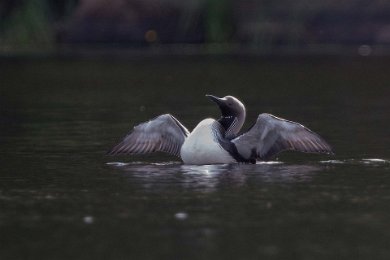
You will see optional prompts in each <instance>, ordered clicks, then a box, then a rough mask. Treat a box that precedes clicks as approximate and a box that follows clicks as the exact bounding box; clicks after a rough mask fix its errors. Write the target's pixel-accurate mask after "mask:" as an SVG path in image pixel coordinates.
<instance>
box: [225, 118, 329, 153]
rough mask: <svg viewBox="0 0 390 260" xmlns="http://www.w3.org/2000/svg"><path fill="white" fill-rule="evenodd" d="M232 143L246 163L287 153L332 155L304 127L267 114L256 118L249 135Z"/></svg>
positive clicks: (311, 132) (243, 135) (246, 134)
mask: <svg viewBox="0 0 390 260" xmlns="http://www.w3.org/2000/svg"><path fill="white" fill-rule="evenodd" d="M232 142H233V143H234V144H235V145H236V147H237V150H238V152H239V153H240V154H241V155H242V156H243V157H244V158H245V159H256V158H258V159H262V160H268V159H270V158H272V157H273V156H275V155H276V154H278V153H280V152H282V151H286V150H294V151H300V152H306V153H325V154H333V152H332V148H331V147H330V145H329V144H328V143H327V142H326V141H325V140H324V139H323V138H322V137H321V136H319V135H318V134H316V133H314V132H313V131H311V130H310V129H308V128H307V127H305V126H303V125H301V124H299V123H296V122H292V121H288V120H285V119H282V118H278V117H276V116H273V115H270V114H261V115H259V116H258V118H257V121H256V123H255V124H254V125H253V126H252V127H251V128H250V129H249V130H248V132H246V133H244V134H242V135H240V136H238V137H236V138H235V139H233V140H232Z"/></svg>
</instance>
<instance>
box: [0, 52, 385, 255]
mask: <svg viewBox="0 0 390 260" xmlns="http://www.w3.org/2000/svg"><path fill="white" fill-rule="evenodd" d="M389 84H390V59H387V58H368V59H360V58H359V59H352V58H349V59H345V58H304V59H303V58H288V59H287V58H286V59H283V58H278V59H270V58H263V59H248V58H222V57H219V58H210V57H199V58H194V57H192V58H173V59H168V58H166V59H163V58H159V59H152V58H149V59H135V60H131V59H130V60H126V61H125V60H122V61H113V60H110V59H107V60H101V59H96V60H93V59H92V60H25V59H6V60H4V59H3V60H2V61H0V91H1V92H0V106H1V107H0V108H1V110H0V134H1V135H0V148H1V150H0V155H1V157H0V163H1V164H0V165H1V171H0V258H1V259H389V258H390V221H389V219H390V171H389V170H390V161H389V159H390V150H389V141H390V138H389V127H390V120H389V119H390V117H389V115H390V87H389ZM207 93H209V94H215V95H220V96H223V95H227V94H231V95H235V96H237V97H240V98H241V100H243V101H244V103H245V104H246V105H247V107H248V109H249V111H248V123H247V124H246V127H248V126H249V125H250V124H251V123H252V122H254V120H255V118H256V116H257V114H258V113H260V112H269V113H273V114H276V115H278V116H281V117H285V118H288V119H291V120H294V121H299V122H301V123H303V124H305V125H307V126H309V127H310V128H311V129H313V130H315V131H316V132H318V133H320V134H321V135H322V136H324V137H325V139H327V140H328V141H329V142H330V143H331V144H332V145H333V147H334V149H335V151H336V156H334V157H327V156H312V155H305V154H297V153H286V154H283V155H281V156H280V157H279V158H278V159H277V160H276V161H274V162H271V163H259V164H257V165H217V166H186V165H182V164H181V163H180V161H179V160H178V159H177V158H174V157H170V156H166V155H161V154H155V155H151V156H138V157H132V158H126V157H106V156H105V155H104V153H105V151H106V150H107V149H108V148H110V147H111V146H112V145H113V144H114V143H115V142H116V141H118V140H119V139H120V138H121V137H122V136H123V135H124V134H125V133H126V132H127V131H128V130H130V128H131V127H132V125H134V124H136V123H138V122H142V121H145V120H147V119H149V118H152V117H154V116H156V115H158V114H161V113H166V112H170V113H172V114H174V115H175V116H177V118H179V119H180V120H181V121H182V122H183V123H184V124H185V125H186V126H187V127H188V128H193V127H194V126H195V125H196V123H197V122H198V121H199V120H200V119H202V118H204V117H207V116H212V117H217V116H218V110H217V108H216V107H215V105H214V104H213V103H211V102H210V101H209V100H207V99H206V98H205V97H204V95H205V94H207Z"/></svg>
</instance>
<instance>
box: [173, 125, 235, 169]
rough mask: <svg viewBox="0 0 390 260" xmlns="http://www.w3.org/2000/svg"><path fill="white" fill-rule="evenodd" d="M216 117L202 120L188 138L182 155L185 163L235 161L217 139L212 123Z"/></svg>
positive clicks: (181, 152) (182, 149)
mask: <svg viewBox="0 0 390 260" xmlns="http://www.w3.org/2000/svg"><path fill="white" fill-rule="evenodd" d="M214 122H215V120H214V119H211V118H207V119H205V120H203V121H201V122H200V123H199V124H198V125H197V126H196V127H195V129H194V130H193V131H192V133H191V134H190V135H189V136H188V137H187V138H186V140H185V141H184V144H183V146H182V147H181V151H180V156H181V159H182V160H183V162H184V163H185V164H222V163H235V162H236V160H234V159H233V157H232V156H231V155H230V154H229V152H227V151H226V150H225V149H223V148H222V147H221V146H220V145H219V143H218V141H217V140H216V138H215V136H214V133H213V129H212V125H213V123H214Z"/></svg>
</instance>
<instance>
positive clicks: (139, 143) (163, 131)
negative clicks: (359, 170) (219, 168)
mask: <svg viewBox="0 0 390 260" xmlns="http://www.w3.org/2000/svg"><path fill="white" fill-rule="evenodd" d="M206 96H207V97H208V98H209V99H211V100H212V101H214V102H215V103H216V104H217V105H218V106H219V108H220V110H221V114H222V115H221V117H220V118H219V119H218V120H215V119H212V118H207V119H204V120H202V121H201V122H200V123H199V124H198V125H197V126H196V127H195V129H194V130H193V131H192V132H191V133H190V132H189V131H188V130H187V128H186V127H185V126H184V125H183V124H181V123H180V122H179V120H177V119H176V118H175V117H174V116H172V115H170V114H164V115H160V116H158V117H156V118H154V119H152V120H150V121H148V122H144V123H141V124H139V125H137V126H135V127H134V129H133V130H132V131H131V132H130V133H129V134H128V135H127V136H126V137H125V138H124V139H123V140H122V141H121V142H120V143H119V144H117V145H115V146H114V147H113V148H112V149H111V150H110V151H109V152H108V154H109V155H119V154H146V153H151V152H165V153H168V154H171V155H175V156H178V157H180V158H181V159H182V161H183V163H184V164H195V165H203V164H232V163H256V160H263V161H267V160H270V159H272V158H274V157H275V156H276V155H277V154H279V153H280V152H282V151H286V150H293V151H299V152H305V153H324V154H333V151H332V148H331V147H330V145H329V144H328V143H327V142H326V141H325V140H324V139H323V138H322V137H321V136H319V135H318V134H316V133H315V132H313V131H311V130H310V129H308V128H306V127H305V126H303V125H301V124H299V123H296V122H293V121H289V120H286V119H282V118H279V117H276V116H274V115H271V114H267V113H263V114H260V115H259V116H258V117H257V120H256V122H255V124H254V125H253V126H252V127H250V128H249V130H248V131H246V132H244V133H242V134H239V132H240V130H241V127H242V126H243V124H244V121H245V117H246V110H245V106H244V104H242V103H241V101H240V100H238V99H237V98H235V97H233V96H225V97H223V98H220V97H216V96H213V95H206Z"/></svg>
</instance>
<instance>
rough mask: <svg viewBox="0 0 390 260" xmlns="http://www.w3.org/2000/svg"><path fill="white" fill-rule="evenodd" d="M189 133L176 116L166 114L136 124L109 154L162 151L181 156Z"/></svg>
mask: <svg viewBox="0 0 390 260" xmlns="http://www.w3.org/2000/svg"><path fill="white" fill-rule="evenodd" d="M188 135H189V132H188V130H187V128H185V127H184V126H183V125H182V124H181V123H180V122H179V121H178V120H177V119H176V118H175V117H173V116H172V115H169V114H164V115H160V116H158V117H156V118H154V119H152V120H150V121H148V122H144V123H141V124H139V125H137V126H135V127H134V129H133V130H132V131H131V132H130V133H129V134H128V135H127V136H126V137H125V138H124V139H123V140H122V141H121V142H119V143H118V144H117V145H115V146H114V147H113V148H112V149H111V150H110V151H109V152H108V154H109V155H117V154H145V153H151V152H157V151H160V152H166V153H169V154H172V155H175V156H179V155H180V148H181V146H182V144H183V142H184V140H185V138H186V137H187V136H188Z"/></svg>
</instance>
